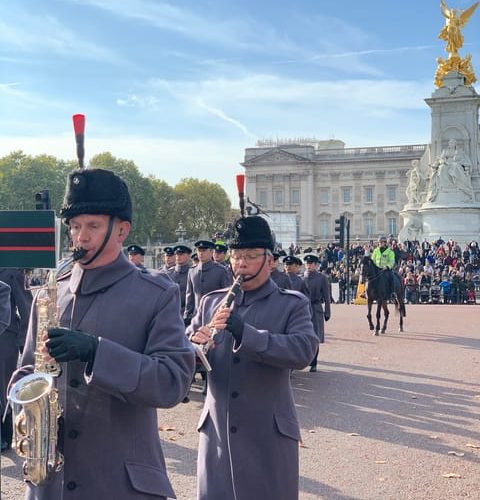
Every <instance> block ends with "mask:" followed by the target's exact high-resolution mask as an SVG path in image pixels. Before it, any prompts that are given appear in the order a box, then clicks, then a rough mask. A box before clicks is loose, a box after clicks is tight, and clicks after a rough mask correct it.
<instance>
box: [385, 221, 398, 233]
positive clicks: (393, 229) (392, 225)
mask: <svg viewBox="0 0 480 500" xmlns="http://www.w3.org/2000/svg"><path fill="white" fill-rule="evenodd" d="M387 222H388V234H393V235H394V236H395V235H396V234H397V218H396V217H389V218H388V221H387Z"/></svg>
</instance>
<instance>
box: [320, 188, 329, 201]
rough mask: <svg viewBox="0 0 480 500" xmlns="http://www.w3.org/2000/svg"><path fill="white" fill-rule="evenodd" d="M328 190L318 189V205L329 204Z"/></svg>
mask: <svg viewBox="0 0 480 500" xmlns="http://www.w3.org/2000/svg"><path fill="white" fill-rule="evenodd" d="M328 191H329V190H328V189H320V204H321V205H328V203H329V196H328V194H329V192H328Z"/></svg>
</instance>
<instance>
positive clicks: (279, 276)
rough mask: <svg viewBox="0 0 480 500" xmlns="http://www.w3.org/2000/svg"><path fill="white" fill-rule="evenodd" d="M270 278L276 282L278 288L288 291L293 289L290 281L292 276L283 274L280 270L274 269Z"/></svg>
mask: <svg viewBox="0 0 480 500" xmlns="http://www.w3.org/2000/svg"><path fill="white" fill-rule="evenodd" d="M270 278H272V280H273V281H275V283H276V284H277V286H278V288H285V289H287V290H291V289H292V282H291V281H290V276H289V275H288V274H287V273H282V272H281V271H279V270H278V269H274V270H273V271H272V272H271V273H270Z"/></svg>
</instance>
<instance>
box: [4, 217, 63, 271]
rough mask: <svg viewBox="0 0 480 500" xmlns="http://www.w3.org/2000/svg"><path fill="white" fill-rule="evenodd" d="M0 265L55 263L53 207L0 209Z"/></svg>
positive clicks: (49, 265) (43, 265)
mask: <svg viewBox="0 0 480 500" xmlns="http://www.w3.org/2000/svg"><path fill="white" fill-rule="evenodd" d="M0 267H18V268H30V267H41V268H46V269H54V268H55V267H56V254H55V212H54V211H53V210H0Z"/></svg>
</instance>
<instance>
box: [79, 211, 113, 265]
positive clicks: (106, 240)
mask: <svg viewBox="0 0 480 500" xmlns="http://www.w3.org/2000/svg"><path fill="white" fill-rule="evenodd" d="M112 231H113V215H110V218H109V220H108V229H107V233H106V234H105V238H103V241H102V244H101V245H100V248H99V249H98V250H97V251H96V252H95V253H94V254H93V256H92V257H91V258H90V259H88V260H87V261H86V262H81V264H82V265H84V266H88V265H89V264H91V263H92V262H93V261H94V260H95V259H96V258H97V257H98V256H99V255H100V254H101V253H102V252H103V249H104V248H105V246H106V244H107V243H108V240H109V239H110V236H111V235H112ZM79 250H80V249H79Z"/></svg>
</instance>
